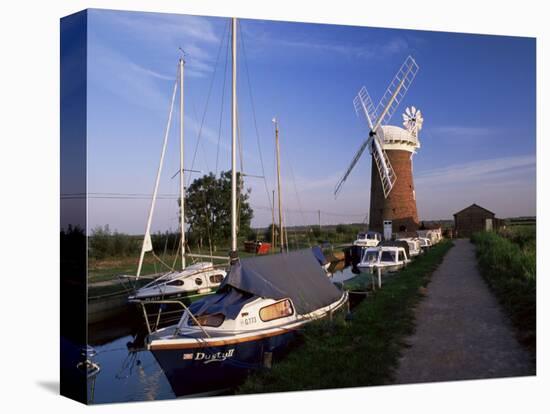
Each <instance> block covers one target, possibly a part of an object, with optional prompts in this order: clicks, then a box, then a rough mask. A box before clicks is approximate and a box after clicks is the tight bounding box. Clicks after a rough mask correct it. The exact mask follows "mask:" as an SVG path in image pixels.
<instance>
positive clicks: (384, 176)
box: [372, 135, 397, 198]
mask: <svg viewBox="0 0 550 414" xmlns="http://www.w3.org/2000/svg"><path fill="white" fill-rule="evenodd" d="M374 137H375V138H374V140H373V141H372V147H373V149H372V157H373V158H374V162H375V164H376V168H377V169H378V175H379V176H380V180H381V181H382V189H383V190H384V198H387V197H388V195H389V194H390V191H391V190H392V188H393V185H394V184H395V181H396V180H397V176H396V175H395V171H394V170H393V167H392V165H391V163H390V160H389V158H388V154H386V151H385V150H384V149H383V148H382V145H381V144H380V142H379V141H380V138H379V137H378V135H375V136H374Z"/></svg>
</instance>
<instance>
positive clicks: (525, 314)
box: [472, 225, 537, 355]
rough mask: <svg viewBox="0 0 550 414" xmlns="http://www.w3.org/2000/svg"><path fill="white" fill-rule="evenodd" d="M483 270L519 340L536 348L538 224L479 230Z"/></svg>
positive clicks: (475, 237)
mask: <svg viewBox="0 0 550 414" xmlns="http://www.w3.org/2000/svg"><path fill="white" fill-rule="evenodd" d="M472 241H473V242H474V243H475V244H476V248H477V258H478V263H479V267H480V269H481V273H482V275H483V277H484V278H485V280H486V281H487V283H488V284H489V286H490V287H491V289H492V290H493V292H495V295H496V296H497V298H498V300H499V301H500V303H501V304H502V306H503V307H504V309H505V310H506V312H507V314H508V315H509V317H510V319H511V320H512V323H513V324H514V326H515V328H516V331H517V334H518V339H519V340H520V342H522V343H523V344H524V345H526V346H527V347H528V349H529V350H530V351H531V352H532V354H533V355H534V354H535V351H536V284H537V279H536V266H537V260H536V259H537V251H536V227H535V226H534V225H523V226H513V227H508V228H506V229H504V230H502V231H500V232H499V233H493V232H490V233H477V234H474V235H473V237H472Z"/></svg>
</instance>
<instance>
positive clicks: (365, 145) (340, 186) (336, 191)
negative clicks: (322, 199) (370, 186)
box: [334, 137, 372, 197]
mask: <svg viewBox="0 0 550 414" xmlns="http://www.w3.org/2000/svg"><path fill="white" fill-rule="evenodd" d="M371 141H372V137H369V138H367V139H366V140H365V141H364V142H363V143H362V144H361V146H360V147H359V150H358V151H357V152H356V153H355V156H354V157H353V160H352V161H351V164H350V165H349V167H348V169H347V170H346V173H345V174H344V176H343V177H342V178H341V179H340V181H338V184H336V188H335V189H334V196H335V197H336V196H337V195H338V193H339V192H340V190H341V189H342V185H344V182H345V181H346V179H347V178H348V176H349V175H350V174H351V171H352V170H353V168H354V167H355V164H357V162H358V161H359V158H361V155H363V152H364V151H365V148H367V146H368V145H369V144H370V142H371Z"/></svg>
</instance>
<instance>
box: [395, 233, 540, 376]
mask: <svg viewBox="0 0 550 414" xmlns="http://www.w3.org/2000/svg"><path fill="white" fill-rule="evenodd" d="M406 342H407V343H408V344H409V345H411V346H410V348H407V349H405V351H404V353H403V356H402V358H401V360H400V365H399V368H398V370H397V373H396V377H395V383H397V384H407V383H418V382H433V381H449V380H464V379H479V378H497V377H512V376H524V375H534V374H535V365H534V363H533V361H532V359H531V356H530V354H529V353H528V352H527V351H526V350H525V349H524V348H523V347H522V346H521V345H520V344H519V343H518V342H517V340H516V339H515V337H514V332H513V329H512V327H511V325H510V322H509V320H508V319H507V318H506V316H505V315H504V313H503V310H502V309H501V308H500V305H499V304H498V302H497V300H496V298H495V297H494V295H493V294H492V293H491V292H490V291H489V288H488V286H487V285H486V284H485V282H484V281H483V279H482V277H481V275H480V274H479V271H478V269H477V262H476V257H475V248H474V246H473V244H472V243H470V241H468V240H465V239H459V240H455V246H454V247H453V248H452V249H451V250H450V251H449V252H448V253H447V255H446V256H445V258H444V260H443V262H442V263H441V265H440V266H439V268H438V269H437V270H436V271H435V273H434V274H433V275H432V280H431V282H430V284H429V285H428V288H427V297H426V298H425V299H424V300H423V301H421V302H420V304H419V305H418V307H417V309H416V332H415V333H414V335H412V336H411V337H409V338H407V340H406Z"/></svg>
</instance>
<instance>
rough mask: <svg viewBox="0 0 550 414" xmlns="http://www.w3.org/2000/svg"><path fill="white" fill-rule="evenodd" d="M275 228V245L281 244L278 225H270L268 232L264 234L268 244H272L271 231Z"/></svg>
mask: <svg viewBox="0 0 550 414" xmlns="http://www.w3.org/2000/svg"><path fill="white" fill-rule="evenodd" d="M273 227H275V243H278V242H279V239H278V237H279V226H278V225H277V224H275V225H272V224H270V225H269V226H267V228H266V230H265V233H264V238H265V241H266V242H268V243H271V240H272V236H273V235H272V234H271V231H272V230H273Z"/></svg>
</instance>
